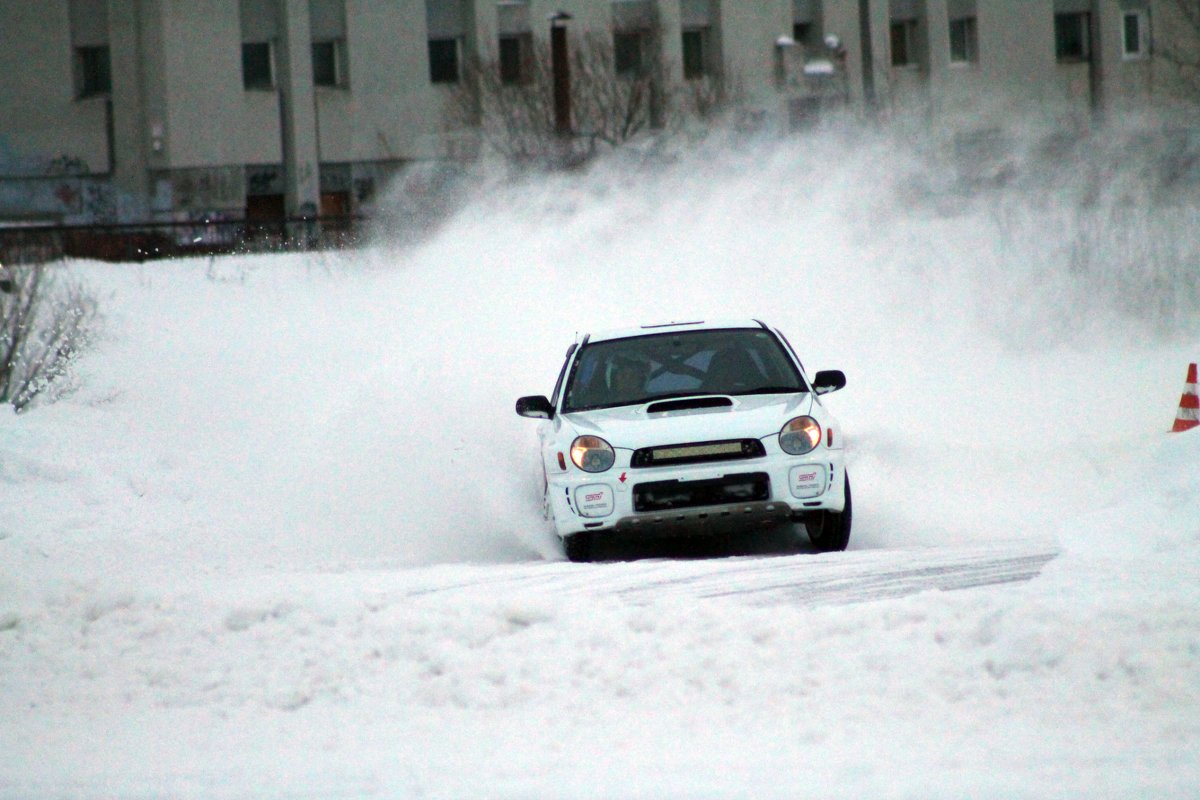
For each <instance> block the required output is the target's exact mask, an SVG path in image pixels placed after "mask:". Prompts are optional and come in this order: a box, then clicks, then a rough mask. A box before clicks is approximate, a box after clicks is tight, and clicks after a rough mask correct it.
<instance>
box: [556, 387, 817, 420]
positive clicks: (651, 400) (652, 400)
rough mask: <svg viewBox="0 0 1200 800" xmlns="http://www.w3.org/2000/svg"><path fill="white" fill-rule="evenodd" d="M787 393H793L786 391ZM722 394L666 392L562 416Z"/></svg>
mask: <svg viewBox="0 0 1200 800" xmlns="http://www.w3.org/2000/svg"><path fill="white" fill-rule="evenodd" d="M787 391H795V390H793V389H788V390H787ZM725 396H726V395H725V393H724V392H668V393H667V394H656V395H651V396H650V397H642V398H640V399H637V400H622V401H621V402H619V403H597V404H596V405H590V406H570V407H568V408H564V409H563V413H564V414H574V413H576V412H579V411H600V410H602V409H605V408H620V407H621V406H644V405H646V404H647V403H657V402H658V401H659V400H677V399H678V398H680V397H725Z"/></svg>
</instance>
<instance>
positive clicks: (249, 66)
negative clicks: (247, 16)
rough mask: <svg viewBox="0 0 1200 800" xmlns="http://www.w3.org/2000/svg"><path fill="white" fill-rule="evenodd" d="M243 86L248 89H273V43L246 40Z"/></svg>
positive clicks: (243, 48)
mask: <svg viewBox="0 0 1200 800" xmlns="http://www.w3.org/2000/svg"><path fill="white" fill-rule="evenodd" d="M242 86H243V87H245V88H247V89H271V88H273V87H274V86H275V81H274V80H273V77H272V74H271V44H270V43H269V42H246V43H245V44H243V45H242Z"/></svg>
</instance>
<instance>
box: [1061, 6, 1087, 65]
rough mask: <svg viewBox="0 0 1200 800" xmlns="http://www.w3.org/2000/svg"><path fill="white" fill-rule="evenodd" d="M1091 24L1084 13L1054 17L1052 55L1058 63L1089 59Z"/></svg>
mask: <svg viewBox="0 0 1200 800" xmlns="http://www.w3.org/2000/svg"><path fill="white" fill-rule="evenodd" d="M1091 22H1092V15H1091V14H1088V13H1086V12H1072V13H1069V14H1055V15H1054V55H1055V58H1057V59H1058V61H1059V63H1062V64H1066V63H1072V62H1078V61H1088V60H1090V59H1091V57H1092V47H1091Z"/></svg>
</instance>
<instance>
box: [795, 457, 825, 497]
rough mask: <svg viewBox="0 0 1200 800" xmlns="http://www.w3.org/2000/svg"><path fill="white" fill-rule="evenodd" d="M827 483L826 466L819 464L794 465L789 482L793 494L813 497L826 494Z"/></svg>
mask: <svg viewBox="0 0 1200 800" xmlns="http://www.w3.org/2000/svg"><path fill="white" fill-rule="evenodd" d="M826 483H827V479H826V474H825V467H823V466H819V465H813V466H804V467H792V471H791V475H790V478H789V480H788V484H789V485H790V486H791V489H792V496H793V497H798V498H811V497H817V496H818V495H821V494H824V492H825V486H826Z"/></svg>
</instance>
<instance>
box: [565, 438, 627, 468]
mask: <svg viewBox="0 0 1200 800" xmlns="http://www.w3.org/2000/svg"><path fill="white" fill-rule="evenodd" d="M616 460H617V454H616V451H614V450H613V449H612V445H611V444H609V443H608V442H606V441H604V440H603V439H601V438H600V437H599V436H580V437H578V438H577V439H576V440H575V441H574V442H572V443H571V461H573V462H574V463H575V466H577V467H579V468H580V469H581V470H583V471H584V472H604V470H606V469H608V468H609V467H611V466H612V465H613V463H614V462H615V461H616Z"/></svg>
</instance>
